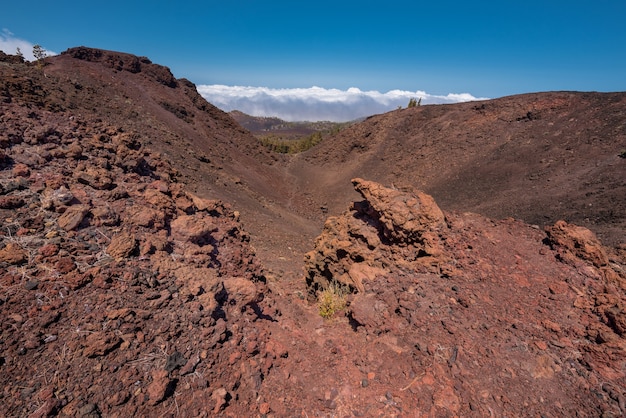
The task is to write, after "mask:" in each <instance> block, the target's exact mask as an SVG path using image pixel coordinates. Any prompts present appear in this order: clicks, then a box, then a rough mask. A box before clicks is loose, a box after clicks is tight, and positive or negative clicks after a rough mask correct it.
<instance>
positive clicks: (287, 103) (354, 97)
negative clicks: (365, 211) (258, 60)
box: [197, 84, 486, 122]
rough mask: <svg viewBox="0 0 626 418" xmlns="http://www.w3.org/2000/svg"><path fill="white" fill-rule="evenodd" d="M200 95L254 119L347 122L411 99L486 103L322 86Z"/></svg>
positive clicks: (223, 89)
mask: <svg viewBox="0 0 626 418" xmlns="http://www.w3.org/2000/svg"><path fill="white" fill-rule="evenodd" d="M197 88H198V92H199V93H200V94H201V95H202V96H203V97H204V98H205V99H206V100H207V101H209V102H210V103H212V104H213V105H215V106H217V107H219V108H220V109H222V110H224V111H226V112H229V111H231V110H240V111H242V112H244V113H247V114H249V115H253V116H275V117H279V118H281V119H283V120H286V121H321V120H327V121H332V122H345V121H350V120H354V119H358V118H361V117H364V116H370V115H374V114H377V113H384V112H388V111H390V110H393V109H397V108H398V106H402V107H406V106H407V104H408V103H409V100H410V99H412V98H414V99H418V100H419V99H421V100H422V101H421V103H422V104H436V103H457V102H466V101H472V100H484V99H486V98H477V97H474V96H472V95H471V94H468V93H461V94H453V93H451V94H448V95H446V96H438V95H432V94H428V93H426V92H424V91H419V90H418V91H403V90H391V91H388V92H387V93H380V92H378V91H361V90H359V89H358V88H355V87H352V88H349V89H348V90H338V89H325V88H322V87H311V88H295V89H271V88H267V87H244V86H224V85H219V84H214V85H199V86H197Z"/></svg>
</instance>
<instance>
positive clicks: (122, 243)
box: [107, 232, 137, 259]
mask: <svg viewBox="0 0 626 418" xmlns="http://www.w3.org/2000/svg"><path fill="white" fill-rule="evenodd" d="M136 248H137V239H136V238H135V236H134V235H133V234H131V233H129V232H122V233H119V234H117V235H115V236H114V237H113V238H112V239H111V243H110V244H109V246H108V247H107V253H108V254H109V255H110V256H111V257H113V258H115V259H122V258H127V257H129V256H130V255H131V254H132V253H133V252H134V251H135V249H136Z"/></svg>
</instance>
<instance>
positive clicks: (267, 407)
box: [259, 402, 271, 415]
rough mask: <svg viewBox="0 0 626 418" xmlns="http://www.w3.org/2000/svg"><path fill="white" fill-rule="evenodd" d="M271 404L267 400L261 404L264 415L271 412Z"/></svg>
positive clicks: (260, 408) (261, 411) (260, 407)
mask: <svg viewBox="0 0 626 418" xmlns="http://www.w3.org/2000/svg"><path fill="white" fill-rule="evenodd" d="M270 410H271V409H270V404H269V403H267V402H263V403H262V404H261V405H259V413H260V414H262V415H267V414H269V413H270Z"/></svg>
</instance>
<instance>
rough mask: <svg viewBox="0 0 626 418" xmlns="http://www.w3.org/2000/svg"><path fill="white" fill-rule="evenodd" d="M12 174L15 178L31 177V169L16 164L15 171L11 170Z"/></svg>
mask: <svg viewBox="0 0 626 418" xmlns="http://www.w3.org/2000/svg"><path fill="white" fill-rule="evenodd" d="M11 172H12V174H13V175H14V176H15V177H28V176H30V169H29V168H28V166H27V165H26V164H15V166H13V170H11Z"/></svg>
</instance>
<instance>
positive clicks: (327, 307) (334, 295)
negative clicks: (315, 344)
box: [317, 281, 348, 319]
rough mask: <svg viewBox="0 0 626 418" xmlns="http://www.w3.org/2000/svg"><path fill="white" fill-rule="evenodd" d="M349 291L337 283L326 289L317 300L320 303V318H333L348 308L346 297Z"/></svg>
mask: <svg viewBox="0 0 626 418" xmlns="http://www.w3.org/2000/svg"><path fill="white" fill-rule="evenodd" d="M347 294H348V290H347V289H346V287H345V286H342V285H341V284H339V283H337V282H336V281H333V282H330V283H329V284H328V287H326V289H324V290H322V291H321V292H320V293H319V294H318V296H317V300H318V302H319V312H320V316H321V317H322V318H324V319H329V318H332V317H333V316H334V315H335V314H336V313H337V312H340V311H342V310H344V309H345V308H346V295H347Z"/></svg>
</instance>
